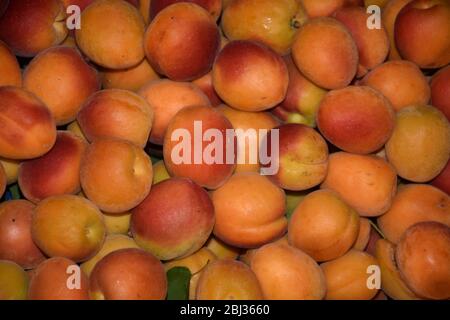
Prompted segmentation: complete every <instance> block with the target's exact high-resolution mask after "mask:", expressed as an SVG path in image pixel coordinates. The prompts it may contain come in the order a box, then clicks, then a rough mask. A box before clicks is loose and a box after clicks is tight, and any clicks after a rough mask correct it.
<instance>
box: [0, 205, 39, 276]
mask: <svg viewBox="0 0 450 320" xmlns="http://www.w3.org/2000/svg"><path fill="white" fill-rule="evenodd" d="M33 210H34V205H33V203H31V202H29V201H27V200H11V201H5V202H3V203H1V204H0V260H10V261H14V262H15V263H17V264H19V265H20V266H21V267H22V268H24V269H32V268H35V267H37V265H38V264H39V263H41V262H42V261H43V260H45V257H44V255H43V253H42V252H41V250H39V248H38V247H37V246H36V245H35V244H34V242H33V239H32V237H31V221H32V218H33Z"/></svg>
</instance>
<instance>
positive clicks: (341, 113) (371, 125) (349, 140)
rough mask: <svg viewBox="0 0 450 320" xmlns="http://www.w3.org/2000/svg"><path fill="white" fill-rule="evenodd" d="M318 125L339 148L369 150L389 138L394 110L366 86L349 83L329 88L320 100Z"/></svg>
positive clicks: (379, 145)
mask: <svg viewBox="0 0 450 320" xmlns="http://www.w3.org/2000/svg"><path fill="white" fill-rule="evenodd" d="M317 125H318V127H319V130H320V132H321V133H322V134H323V135H324V137H325V138H326V139H327V140H328V141H330V142H331V143H333V144H334V145H335V146H337V147H338V148H340V149H342V150H344V151H347V152H351V153H360V154H368V153H371V152H375V151H378V150H379V149H380V148H382V147H383V145H384V144H385V143H386V141H387V140H388V139H389V138H390V136H391V134H392V132H393V130H394V125H395V113H394V111H393V109H392V106H391V104H390V103H389V101H388V100H387V99H386V98H385V97H384V96H383V95H382V94H380V93H379V92H378V91H376V90H374V89H372V88H370V87H366V86H348V87H346V88H344V89H338V90H332V91H330V92H328V93H327V94H326V96H325V98H324V99H323V100H322V102H321V103H320V107H319V112H318V114H317Z"/></svg>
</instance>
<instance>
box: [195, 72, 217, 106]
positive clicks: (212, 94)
mask: <svg viewBox="0 0 450 320" xmlns="http://www.w3.org/2000/svg"><path fill="white" fill-rule="evenodd" d="M192 83H193V84H195V85H196V86H197V87H198V88H199V89H200V90H202V92H203V93H204V94H205V95H206V96H207V97H208V99H209V101H210V102H211V105H212V106H213V107H217V106H219V105H221V104H222V103H223V101H222V100H221V99H220V97H219V96H218V95H217V93H216V90H215V89H214V86H213V82H212V72H208V73H207V74H205V75H204V76H202V77H200V78H198V79H195V80H194V81H192Z"/></svg>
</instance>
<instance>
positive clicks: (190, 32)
mask: <svg viewBox="0 0 450 320" xmlns="http://www.w3.org/2000/svg"><path fill="white" fill-rule="evenodd" d="M219 46H220V33H219V29H218V27H217V25H216V23H215V20H214V18H213V17H211V15H210V14H209V12H208V11H206V10H205V9H203V8H202V7H200V6H199V5H197V4H193V3H186V2H178V3H175V4H173V5H170V6H168V7H166V8H165V9H163V10H162V11H160V12H159V14H158V15H157V16H156V17H155V18H154V19H153V20H152V22H151V23H150V25H149V27H148V28H147V31H146V32H145V37H144V48H145V54H146V56H147V58H148V60H149V62H150V64H151V65H152V67H153V68H154V70H155V71H157V72H158V73H160V74H163V75H165V76H167V77H168V78H169V79H171V80H175V81H189V80H193V79H196V78H199V77H201V76H203V75H205V74H206V73H208V72H209V71H210V69H211V67H212V64H213V62H214V58H215V57H216V54H217V51H218V50H219Z"/></svg>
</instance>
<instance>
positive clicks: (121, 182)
mask: <svg viewBox="0 0 450 320" xmlns="http://www.w3.org/2000/svg"><path fill="white" fill-rule="evenodd" d="M152 177H153V172H152V162H151V159H150V157H149V156H148V155H147V154H146V153H145V152H144V151H143V150H142V149H140V148H139V147H138V146H136V145H134V144H132V143H131V142H128V141H125V140H118V139H111V138H109V139H98V140H95V141H94V142H93V143H91V144H90V145H89V146H88V148H87V150H86V153H85V156H84V158H83V161H82V163H81V170H80V181H81V187H82V188H83V192H84V193H85V194H86V196H87V198H88V199H90V200H91V201H92V202H94V203H95V204H96V205H97V206H98V207H99V208H100V209H101V210H103V211H106V212H110V213H120V212H125V211H127V210H130V209H131V208H134V207H135V206H137V205H138V204H139V203H141V201H142V200H144V199H145V197H146V196H147V195H148V193H149V192H150V188H151V185H152Z"/></svg>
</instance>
